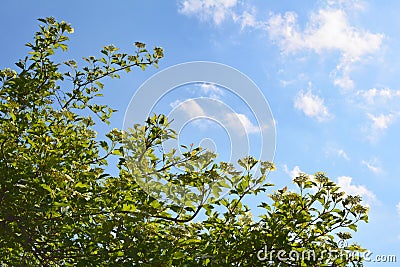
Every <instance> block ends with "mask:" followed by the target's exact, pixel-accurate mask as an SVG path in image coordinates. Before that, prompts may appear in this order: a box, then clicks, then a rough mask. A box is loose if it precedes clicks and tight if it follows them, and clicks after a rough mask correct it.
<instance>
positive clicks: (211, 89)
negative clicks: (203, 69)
mask: <svg viewBox="0 0 400 267" xmlns="http://www.w3.org/2000/svg"><path fill="white" fill-rule="evenodd" d="M200 88H201V91H202V93H204V94H206V95H208V97H210V98H212V99H220V96H223V95H224V91H223V90H222V89H221V88H219V87H218V86H217V85H215V84H212V83H201V84H200Z"/></svg>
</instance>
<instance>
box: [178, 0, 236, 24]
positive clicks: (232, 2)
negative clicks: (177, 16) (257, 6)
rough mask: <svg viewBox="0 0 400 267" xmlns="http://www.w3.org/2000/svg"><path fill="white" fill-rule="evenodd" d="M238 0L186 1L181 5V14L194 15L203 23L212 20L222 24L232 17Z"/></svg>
mask: <svg viewBox="0 0 400 267" xmlns="http://www.w3.org/2000/svg"><path fill="white" fill-rule="evenodd" d="M236 4H237V0H184V1H181V3H180V8H179V12H181V13H182V14H184V15H194V16H197V17H199V18H200V19H201V20H203V21H207V20H212V21H213V22H214V23H215V24H216V25H219V24H221V22H222V21H224V20H225V19H226V17H228V16H229V17H231V16H232V12H233V11H232V8H233V7H235V6H236Z"/></svg>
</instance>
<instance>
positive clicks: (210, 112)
mask: <svg viewBox="0 0 400 267" xmlns="http://www.w3.org/2000/svg"><path fill="white" fill-rule="evenodd" d="M203 89H205V90H215V89H218V88H217V87H214V86H211V85H206V86H205V87H203ZM218 90H219V89H218ZM170 106H171V107H172V108H173V109H174V111H173V114H174V116H183V117H184V118H183V117H182V118H181V119H184V120H191V119H194V118H199V119H200V118H201V119H202V120H201V122H204V121H205V120H207V119H208V120H207V121H208V123H207V122H206V123H205V124H204V123H200V121H198V122H195V124H194V125H197V126H199V127H200V126H201V127H200V128H201V129H204V126H207V125H209V124H210V122H211V121H215V122H218V123H219V124H220V125H221V126H222V127H226V128H227V129H228V130H229V132H234V133H235V134H237V135H239V136H245V135H248V134H255V133H260V132H262V131H264V130H266V129H267V128H268V126H267V125H257V124H254V123H253V122H252V121H251V119H250V118H249V117H248V116H247V115H246V114H242V113H237V112H234V111H233V110H231V109H230V108H229V107H227V106H225V104H224V103H222V102H221V101H219V100H217V99H214V98H211V97H210V98H198V99H187V100H185V101H181V100H176V101H174V102H172V103H170ZM221 110H224V112H221Z"/></svg>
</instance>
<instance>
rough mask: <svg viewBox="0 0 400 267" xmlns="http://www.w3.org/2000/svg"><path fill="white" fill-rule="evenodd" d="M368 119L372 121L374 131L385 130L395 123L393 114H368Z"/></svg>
mask: <svg viewBox="0 0 400 267" xmlns="http://www.w3.org/2000/svg"><path fill="white" fill-rule="evenodd" d="M367 115H368V118H369V119H370V120H371V128H372V129H374V130H385V129H387V128H388V127H389V125H390V124H391V123H392V122H393V117H394V116H393V114H387V115H384V114H381V115H377V116H374V115H372V114H369V113H368V114H367Z"/></svg>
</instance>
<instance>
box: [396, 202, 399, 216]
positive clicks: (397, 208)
mask: <svg viewBox="0 0 400 267" xmlns="http://www.w3.org/2000/svg"><path fill="white" fill-rule="evenodd" d="M396 210H397V214H398V215H399V216H400V202H399V203H397V205H396Z"/></svg>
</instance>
